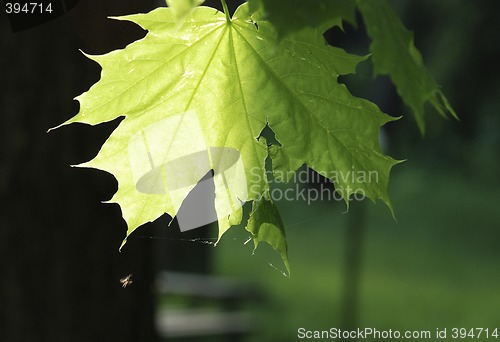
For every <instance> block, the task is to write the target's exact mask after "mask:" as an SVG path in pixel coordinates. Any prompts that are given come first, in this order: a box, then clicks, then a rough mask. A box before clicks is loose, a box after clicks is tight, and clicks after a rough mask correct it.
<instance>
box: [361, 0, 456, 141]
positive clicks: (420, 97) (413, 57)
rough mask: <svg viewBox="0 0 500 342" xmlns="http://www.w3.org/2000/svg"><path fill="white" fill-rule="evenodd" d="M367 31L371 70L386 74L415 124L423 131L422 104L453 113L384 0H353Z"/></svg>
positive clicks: (443, 114) (410, 38) (407, 32)
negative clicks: (408, 108)
mask: <svg viewBox="0 0 500 342" xmlns="http://www.w3.org/2000/svg"><path fill="white" fill-rule="evenodd" d="M357 4H358V8H359V10H360V12H361V14H362V15H363V19H364V21H365V23H366V27H367V31H368V34H369V35H370V36H371V38H372V39H373V42H372V44H371V46H370V50H371V52H372V54H373V63H374V66H375V73H377V74H386V75H390V76H391V79H392V81H393V83H394V84H395V85H396V87H397V90H398V93H399V95H400V96H401V98H402V99H403V101H404V102H405V103H406V104H407V105H408V106H409V107H410V108H411V109H412V111H413V113H414V115H415V119H416V121H417V124H418V127H419V128H420V131H421V132H422V133H424V132H425V120H424V104H425V103H426V102H430V103H431V105H432V106H433V107H434V109H435V110H436V111H437V112H438V113H439V114H441V115H442V116H446V113H450V114H451V115H452V116H453V117H455V118H457V115H456V113H455V111H454V110H453V108H452V107H451V105H450V104H449V102H448V100H447V99H446V97H445V96H444V94H443V92H442V91H441V90H440V89H439V87H438V85H437V84H436V82H435V81H434V79H433V78H432V76H431V74H430V72H429V71H428V70H427V68H426V67H425V65H424V63H423V60H422V56H421V54H420V52H419V51H418V50H417V48H416V47H415V44H414V43H413V34H412V33H411V32H409V31H407V30H406V29H405V27H404V25H403V23H402V22H401V20H400V19H399V17H398V16H397V14H396V13H395V12H394V10H393V9H392V7H391V5H390V4H389V2H388V1H386V0H357Z"/></svg>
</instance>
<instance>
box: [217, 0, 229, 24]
mask: <svg viewBox="0 0 500 342" xmlns="http://www.w3.org/2000/svg"><path fill="white" fill-rule="evenodd" d="M220 2H221V3H222V8H223V9H224V14H226V21H227V23H228V24H230V23H231V17H230V16H229V9H228V8H227V4H226V0H220Z"/></svg>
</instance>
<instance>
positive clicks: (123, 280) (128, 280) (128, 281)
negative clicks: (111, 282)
mask: <svg viewBox="0 0 500 342" xmlns="http://www.w3.org/2000/svg"><path fill="white" fill-rule="evenodd" d="M132 283H133V281H132V274H129V275H128V276H126V277H123V278H121V279H120V284H122V287H123V288H126V287H127V286H129V285H130V284H132Z"/></svg>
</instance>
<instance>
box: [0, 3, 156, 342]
mask: <svg viewBox="0 0 500 342" xmlns="http://www.w3.org/2000/svg"><path fill="white" fill-rule="evenodd" d="M92 3H93V4H90V3H87V2H86V1H83V0H82V1H80V4H78V5H77V6H76V7H75V8H74V9H73V10H72V11H71V12H70V13H69V14H68V15H65V16H63V17H61V18H58V19H56V20H54V21H52V22H49V23H46V24H43V25H41V26H38V27H35V28H32V29H29V30H25V31H21V32H17V33H13V32H11V30H10V27H9V25H8V21H7V18H6V17H5V14H4V13H3V12H2V13H0V16H1V18H0V19H1V20H0V32H1V36H0V39H1V49H2V51H1V55H0V72H1V77H2V79H1V82H2V83H1V90H2V91H1V94H0V130H1V133H0V340H1V341H51V342H53V341H122V342H123V341H154V340H155V339H156V336H155V331H154V300H153V298H154V297H153V293H152V286H151V285H152V284H151V282H152V280H153V274H154V273H153V263H152V262H151V256H152V253H151V251H150V244H149V243H148V242H147V241H142V240H135V241H132V242H130V243H129V244H127V246H126V247H125V249H124V252H122V253H119V252H118V247H119V245H120V243H121V241H122V239H123V238H124V236H125V230H126V227H125V222H124V221H123V220H122V218H121V214H120V210H119V208H118V206H116V205H107V204H101V203H100V201H102V200H107V199H109V198H110V197H111V196H112V194H113V193H114V192H115V190H116V181H115V180H114V179H113V177H112V176H110V175H107V174H105V173H103V172H99V171H93V170H89V169H74V168H73V169H72V168H70V165H71V164H78V163H80V162H85V161H87V160H89V159H91V158H93V157H94V156H95V155H96V154H97V152H98V150H99V147H100V146H101V144H102V143H103V142H104V140H105V138H106V137H107V135H109V133H110V132H111V130H112V129H113V128H114V127H115V126H116V124H117V122H114V123H110V124H105V125H101V126H98V127H90V126H88V127H87V126H84V125H71V126H68V127H65V128H62V129H59V130H56V131H54V132H51V133H48V134H47V133H46V130H47V129H48V128H50V127H53V126H56V125H58V124H60V123H61V122H63V121H65V120H67V119H69V118H70V117H71V116H73V115H75V114H76V113H77V111H78V104H77V103H76V102H75V101H72V98H73V97H75V96H77V95H79V94H80V93H82V92H83V91H86V90H87V89H88V88H89V87H90V86H91V85H92V84H93V83H95V82H96V81H97V80H98V79H99V73H100V70H99V67H98V66H97V65H96V64H95V63H94V62H92V61H90V60H88V59H86V58H85V57H84V56H83V55H82V54H81V53H80V52H79V51H78V49H82V50H84V51H85V52H88V53H91V54H100V53H105V52H108V51H110V50H113V49H116V48H122V47H124V46H125V45H126V44H127V43H130V42H131V41H132V40H134V39H137V38H138V37H140V36H141V35H143V34H144V32H143V31H141V30H140V29H138V28H136V27H135V26H134V25H133V24H129V23H125V22H112V21H111V20H108V19H106V17H107V16H110V15H120V14H129V13H134V12H145V11H149V10H150V9H152V8H153V7H154V4H152V1H150V2H148V1H125V0H110V1H106V2H105V3H106V5H104V4H102V3H101V2H99V1H93V2H92ZM128 273H133V281H134V282H133V284H132V285H131V286H129V287H127V288H122V287H121V285H120V283H119V281H118V280H119V278H121V277H123V276H125V275H127V274H128Z"/></svg>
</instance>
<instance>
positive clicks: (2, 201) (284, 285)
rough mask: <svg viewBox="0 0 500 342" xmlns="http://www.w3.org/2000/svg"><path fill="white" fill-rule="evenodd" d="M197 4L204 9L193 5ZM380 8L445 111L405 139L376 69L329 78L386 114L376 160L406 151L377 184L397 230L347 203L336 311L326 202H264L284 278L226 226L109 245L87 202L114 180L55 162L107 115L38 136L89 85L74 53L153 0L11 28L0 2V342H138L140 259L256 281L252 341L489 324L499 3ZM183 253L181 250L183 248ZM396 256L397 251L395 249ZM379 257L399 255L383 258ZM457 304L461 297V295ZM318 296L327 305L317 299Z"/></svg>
mask: <svg viewBox="0 0 500 342" xmlns="http://www.w3.org/2000/svg"><path fill="white" fill-rule="evenodd" d="M212 3H217V2H216V1H212V2H210V3H208V2H207V4H212ZM229 3H230V5H234V2H231V1H229ZM394 3H395V5H396V6H395V7H396V9H397V11H398V13H400V14H401V17H402V19H403V21H404V23H405V24H406V26H407V27H408V28H410V29H412V30H414V31H415V32H416V33H415V42H416V46H417V47H418V48H419V49H420V50H421V51H422V54H423V56H424V60H425V61H426V64H427V65H428V66H429V68H430V69H431V72H432V74H433V75H434V76H435V79H436V80H437V82H438V84H441V85H442V86H443V91H444V93H445V94H446V95H447V97H448V99H449V100H450V102H451V103H452V105H453V106H454V108H455V109H456V111H457V113H458V114H459V116H460V118H461V121H460V122H457V121H454V120H449V121H447V120H443V119H442V118H440V117H438V115H437V114H436V113H434V112H433V111H432V109H430V108H429V110H428V113H429V114H428V116H427V118H428V121H427V127H428V131H427V135H426V136H425V137H424V138H423V137H421V136H420V134H419V132H418V130H417V128H416V125H415V123H414V120H413V118H412V117H411V114H409V110H408V109H407V108H405V107H404V106H403V105H402V103H401V100H400V99H399V98H398V97H397V94H396V92H395V90H394V89H393V87H392V86H391V85H390V82H388V80H387V78H385V77H378V78H376V79H373V78H372V75H371V72H370V69H371V68H370V66H369V63H366V64H363V65H360V67H359V68H360V69H359V70H360V75H359V76H356V77H352V78H346V80H345V82H346V83H349V84H350V86H351V89H352V91H353V93H355V94H356V95H358V96H363V97H367V98H370V99H372V100H374V101H375V102H376V103H377V104H379V105H380V106H381V108H382V109H383V110H384V111H386V112H387V113H389V114H390V115H394V116H398V115H401V114H403V115H404V118H403V119H402V120H400V121H398V122H395V123H391V124H389V125H388V126H387V127H386V129H385V132H386V134H387V140H388V151H387V153H388V154H390V155H391V156H393V157H395V158H397V159H404V158H408V162H407V163H405V164H402V165H400V166H397V167H396V168H395V171H394V172H393V175H394V181H393V182H392V183H391V194H393V197H394V203H395V207H396V214H397V216H398V221H399V224H398V225H395V224H394V222H393V221H391V218H390V215H389V214H388V213H387V210H386V209H385V208H382V206H381V205H377V206H374V205H373V204H370V203H366V204H367V206H368V207H369V208H370V209H363V210H365V211H366V210H369V212H368V213H366V212H365V214H363V215H366V221H368V222H369V224H365V225H366V227H365V230H364V231H362V233H361V234H362V235H361V240H362V241H363V244H361V245H359V246H358V247H357V248H359V251H358V252H359V253H355V254H356V255H358V259H359V260H358V263H355V264H356V265H357V267H359V270H357V271H356V272H357V276H356V275H354V276H352V275H351V276H350V277H351V278H350V279H351V280H352V279H354V280H355V281H356V284H357V286H358V287H359V289H358V290H357V291H355V292H356V293H357V294H355V297H356V298H355V299H354V300H353V302H349V303H348V304H345V305H347V306H349V305H355V306H356V308H358V310H355V312H349V311H342V310H341V309H340V308H341V307H342V305H343V304H342V301H343V300H345V298H346V295H345V294H346V292H343V291H344V290H342V286H343V285H342V284H344V281H345V279H346V278H347V277H349V272H347V273H345V270H344V266H345V265H348V264H349V260H351V261H352V259H349V258H352V256H351V257H349V256H348V253H344V249H345V248H346V246H349V245H348V241H350V240H349V239H348V238H347V236H348V234H346V231H345V227H348V226H349V223H348V222H345V221H346V219H345V215H342V214H341V213H342V211H343V210H344V209H345V208H343V207H341V206H340V205H339V204H336V203H334V204H331V203H330V204H329V203H326V204H325V203H323V204H318V205H316V206H311V207H306V206H305V205H304V204H300V203H298V204H286V203H282V204H280V205H281V207H282V215H283V217H284V220H285V222H286V223H287V224H288V226H289V239H290V243H289V246H290V258H291V262H292V267H293V268H294V269H295V270H296V271H295V276H293V277H292V278H291V279H290V280H288V279H284V278H283V277H282V276H281V274H280V273H279V272H276V271H275V270H274V269H272V268H271V267H268V266H267V261H265V259H264V257H262V258H259V257H258V256H256V257H255V258H252V257H250V252H249V251H248V250H245V251H244V253H243V254H241V253H240V252H239V249H240V247H241V246H240V245H242V243H239V240H238V237H237V236H235V237H234V238H227V242H226V243H224V244H222V245H221V247H220V248H216V249H215V250H213V249H211V248H210V247H206V246H203V247H199V246H196V247H194V246H192V245H195V244H186V243H183V242H181V241H177V242H175V241H171V242H168V241H162V242H159V243H153V241H152V240H149V239H140V238H136V239H130V241H129V242H128V243H127V246H126V248H125V249H124V251H123V252H122V253H119V252H118V247H119V245H120V244H121V241H122V239H123V237H124V236H125V231H126V227H125V223H124V221H123V219H122V218H121V215H120V210H119V208H118V206H116V205H104V204H101V201H103V200H107V199H109V198H111V196H112V194H113V193H114V192H115V191H116V181H115V180H114V178H113V177H112V176H111V175H109V174H106V173H103V172H98V171H95V170H88V169H78V168H70V165H73V164H78V163H81V162H84V161H87V160H89V159H91V158H93V157H94V156H95V154H96V153H97V151H98V150H99V148H100V146H101V145H102V143H103V142H104V141H105V139H106V137H107V136H109V134H110V133H111V131H112V130H113V129H114V127H116V125H117V123H118V122H112V123H108V124H103V125H99V126H97V127H90V126H87V127H86V126H84V125H79V124H75V125H70V126H67V127H64V128H62V129H58V130H56V131H52V132H50V133H48V134H47V133H46V131H47V129H48V128H50V127H53V126H56V125H58V124H60V123H61V122H64V121H65V120H67V119H68V118H70V117H71V116H73V115H75V114H76V113H77V111H78V103H77V102H76V101H73V100H72V99H73V98H74V97H75V96H77V95H79V94H81V93H82V92H84V91H86V90H87V89H88V88H89V87H90V86H91V85H92V84H93V83H95V82H96V81H97V80H98V78H99V73H100V70H99V67H98V66H97V64H95V63H93V62H92V61H89V60H88V59H86V58H85V57H84V56H83V55H82V54H81V53H80V52H79V49H81V50H83V51H85V52H86V53H89V54H102V53H106V52H108V51H111V50H114V49H117V48H123V47H124V46H125V45H126V44H128V43H130V42H132V41H133V40H136V39H138V38H140V37H142V36H143V35H144V32H143V31H142V30H141V29H140V28H138V27H135V26H134V25H133V24H131V23H126V22H117V21H113V20H108V19H106V17H108V16H117V15H124V14H130V13H138V12H146V11H149V10H151V9H153V8H155V7H156V6H158V3H156V4H155V3H154V2H153V1H124V0H118V1H115V0H108V1H102V2H99V1H83V0H81V1H80V2H79V3H78V4H77V5H76V6H75V7H74V8H73V9H72V10H70V11H69V12H68V13H67V14H65V15H63V16H61V17H59V18H57V19H55V20H53V21H50V22H47V23H45V24H42V25H40V26H37V27H34V28H30V29H26V30H22V31H18V32H12V29H11V27H10V25H9V21H8V19H7V16H6V15H5V14H4V13H3V11H2V13H0V34H1V55H0V75H1V87H2V88H1V90H2V91H1V95H0V96H1V100H0V131H1V133H0V340H1V341H101V340H103V341H104V340H111V341H153V340H155V338H156V337H157V336H156V332H155V329H154V317H155V305H156V304H155V303H156V302H157V300H158V298H157V297H155V294H154V286H153V280H154V276H155V272H156V270H158V269H159V268H160V266H163V264H164V263H165V260H163V259H162V260H158V255H161V258H168V259H169V260H170V261H169V262H170V267H172V268H175V269H177V270H187V271H196V272H208V270H209V269H212V270H213V272H215V273H217V274H220V275H225V276H233V277H240V278H242V279H246V280H248V281H251V280H253V281H257V283H258V284H259V286H261V287H262V288H263V291H266V293H267V294H268V296H269V297H270V298H273V299H272V300H269V301H268V302H267V304H266V305H261V307H260V308H259V307H258V308H254V309H255V310H257V315H259V316H260V317H261V320H263V321H261V322H260V325H258V327H259V328H257V329H256V330H257V331H256V334H255V338H256V339H258V340H260V341H262V340H276V339H279V338H288V339H292V338H293V337H294V336H295V337H296V335H294V332H295V331H296V329H297V327H298V326H301V325H306V324H307V322H310V320H311V318H314V319H315V321H316V323H315V324H316V326H315V328H318V329H328V328H330V326H332V325H335V324H337V323H338V324H340V322H343V321H345V320H343V319H342V315H352V317H351V318H350V320H351V321H350V322H347V323H345V324H347V325H349V324H350V325H353V324H354V325H356V324H358V325H359V324H373V325H377V324H378V326H381V327H390V328H393V329H394V328H402V327H405V328H417V327H418V328H427V329H431V328H435V327H438V326H432V327H431V326H430V325H431V324H432V322H441V323H442V324H450V325H451V324H452V322H455V323H456V324H460V323H462V324H475V325H480V324H481V322H484V323H485V324H486V322H491V321H492V317H491V316H492V313H493V312H497V313H498V309H499V308H500V306H499V305H500V300H499V298H498V296H496V297H495V295H497V294H498V291H499V290H498V285H497V284H498V282H497V281H498V280H500V275H499V274H498V272H499V271H498V264H499V262H500V252H499V243H500V238H499V234H498V227H499V223H500V219H499V217H498V209H499V208H498V206H499V204H500V201H499V197H498V190H500V185H499V184H500V182H499V179H498V175H499V174H500V166H499V165H500V162H499V156H500V137H499V133H498V132H499V129H500V115H499V110H500V97H499V96H498V94H500V86H499V83H498V76H499V75H500V73H499V64H498V59H499V57H500V51H499V49H500V47H499V46H500V44H499V41H498V39H499V38H498V37H497V32H498V31H499V29H500V26H499V21H498V18H497V16H498V13H499V12H500V2H498V1H495V0H481V1H473V2H472V1H466V0H441V1H439V2H436V1H431V0H429V1H409V0H407V1H396V2H394ZM233 7H234V6H233ZM347 31H348V33H347V37H352V38H353V40H351V43H349V42H348V39H346V37H344V36H342V35H341V34H339V33H334V37H333V39H334V40H335V41H337V42H338V44H340V45H341V46H343V47H345V48H346V49H347V50H348V51H354V52H357V53H366V52H368V45H367V44H368V40H367V38H366V34H365V33H364V29H363V27H362V25H361V26H360V27H359V29H354V28H349V29H348V30H347ZM294 205H296V206H294ZM330 205H331V206H330ZM311 217H316V219H314V218H313V219H312V218H311ZM167 222H168V219H167V218H162V219H160V220H159V222H158V223H157V224H156V226H155V225H150V226H149V227H147V228H144V230H141V234H143V235H145V236H153V235H154V234H157V235H158V234H160V235H161V234H164V232H163V228H164V227H165V226H166V224H167ZM358 224H359V223H358ZM394 225H395V227H393V226H394ZM240 228H241V227H239V228H238V227H236V228H235V231H236V232H237V231H238V229H239V231H241V229H240ZM172 229H173V230H174V231H175V227H174V228H172ZM313 229H315V230H314V232H316V233H312V230H313ZM158 231H160V233H158ZM207 231H208V230H207ZM200 234H201V235H203V234H202V233H200ZM331 234H333V235H331ZM415 234H416V235H415ZM173 236H175V235H173ZM179 236H180V235H179ZM181 237H185V236H181ZM409 237H411V238H412V241H408V240H407V239H408V238H409ZM233 239H235V240H236V242H234V241H233ZM329 239H333V240H334V241H335V242H332V243H330V241H331V240H329ZM333 240H332V241H333ZM231 243H232V245H231V246H229V245H230V244H231ZM450 246H452V247H450ZM186 248H195V249H196V248H198V249H197V250H196V252H191V251H190V252H186ZM233 248H234V250H233ZM165 249H168V252H165ZM236 249H238V251H237V250H236ZM413 249H414V253H413V254H411V253H410V254H404V255H402V254H398V253H404V252H405V251H406V253H409V252H407V251H408V250H413ZM158 250H160V253H159V254H158V253H157V252H158ZM311 251H313V252H311ZM165 253H166V254H165ZM193 253H200V254H196V255H199V257H197V258H195V260H194V261H193V260H190V259H189V258H188V257H185V256H189V255H194V254H193ZM176 255H177V256H179V255H183V257H178V258H176ZM313 256H314V257H315V258H316V259H314V260H313V259H312V257H313ZM310 258H311V259H310ZM406 258H408V259H406ZM210 259H214V264H213V267H212V265H211V264H210V263H209V260H210ZM249 259H250V261H249ZM395 259H399V260H416V261H415V263H414V264H413V263H412V262H409V263H407V264H403V263H401V264H398V263H395V262H394V260H395ZM200 260H201V261H200ZM255 260H257V261H255ZM328 260H330V261H328ZM417 260H418V261H417ZM177 261H178V262H177ZM330 262H332V263H330ZM439 262H442V264H440V263H439ZM193 265H196V266H193ZM276 265H278V264H276ZM314 265H316V266H314ZM439 265H441V266H439ZM315 267H317V273H314V272H315V269H316V268H315ZM440 267H441V268H440ZM278 268H280V266H278ZM408 269H411V270H413V273H412V272H410V271H408ZM474 270H475V273H474ZM391 272H392V273H391ZM129 273H133V274H134V278H133V279H134V283H133V285H132V286H130V287H127V288H126V289H123V288H121V286H120V283H119V281H118V280H119V279H120V278H121V277H123V276H125V275H127V274H129ZM316 275H317V277H316ZM464 277H465V278H464ZM282 278H283V279H282ZM381 279H390V280H392V282H391V283H390V284H387V283H385V282H384V281H383V280H381ZM408 282H411V283H412V285H409V284H408ZM379 289H380V290H379ZM439 289H441V290H439ZM495 289H496V291H495ZM358 292H359V293H358ZM315 294H316V295H315ZM351 295H352V294H351ZM410 297H411V298H412V299H411V300H409V299H407V298H410ZM443 298H444V299H443ZM445 299H446V300H445ZM426 300H427V301H426ZM441 301H442V302H441ZM467 301H470V302H475V303H476V304H474V303H471V304H470V305H469V306H467V305H465V304H463V302H467ZM393 302H394V303H404V305H406V311H405V309H401V311H400V312H399V311H397V310H398V307H397V305H396V304H394V305H393V306H391V303H393ZM436 302H438V303H440V304H439V305H437V306H436V307H430V306H422V307H420V306H419V305H424V304H422V303H436ZM293 303H295V304H296V305H299V306H300V309H298V308H297V307H294V306H293ZM457 303H462V304H463V305H462V304H457ZM477 303H480V305H482V306H475V305H479V304H477ZM482 303H484V304H482ZM325 305H326V306H329V307H330V311H328V310H326V311H321V310H319V309H318V307H321V306H325ZM401 305H403V304H401ZM411 305H414V307H413V309H412V307H411ZM425 305H427V304H425ZM429 305H430V304H429ZM309 306H311V309H309ZM313 306H314V308H312V307H313ZM383 306H385V309H384V310H385V311H384V310H381V307H383ZM426 308H427V309H428V312H429V314H431V313H434V312H437V311H439V312H441V315H442V316H444V317H449V320H448V321H440V320H439V319H436V320H435V321H430V320H428V319H424V316H426V314H425V312H427V311H426ZM377 309H378V310H379V311H377ZM259 310H260V311H259ZM412 310H413V311H412ZM375 312H376V313H377V315H378V316H377V315H376V314H375ZM412 312H413V314H412ZM396 315H397V316H404V315H406V320H404V319H402V320H397V319H395V318H394V317H395V316H396ZM468 315H475V317H479V318H478V319H477V320H473V319H468V318H467V317H469V316H468ZM427 316H428V315H427ZM278 317H279V319H278ZM374 317H378V318H377V319H375V318H374ZM432 317H434V316H432ZM344 318H345V317H344ZM481 319H482V321H481ZM403 320H404V322H407V324H406V325H405V324H403V323H401V322H402V321H403ZM320 321H321V322H323V321H324V322H325V323H324V324H320V323H319V322H320ZM353 322H356V323H353ZM309 324H312V323H309ZM433 324H438V323H433ZM471 327H472V326H471ZM310 328H313V327H310ZM499 328H500V327H499Z"/></svg>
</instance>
